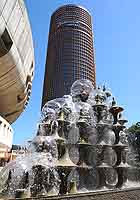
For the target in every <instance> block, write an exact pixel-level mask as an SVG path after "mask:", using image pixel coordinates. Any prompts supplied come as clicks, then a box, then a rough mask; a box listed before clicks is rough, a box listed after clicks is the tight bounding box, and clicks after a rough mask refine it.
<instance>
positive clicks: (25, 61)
mask: <svg viewBox="0 0 140 200" xmlns="http://www.w3.org/2000/svg"><path fill="white" fill-rule="evenodd" d="M33 76H34V49H33V40H32V33H31V27H30V23H29V19H28V15H27V10H26V7H25V4H24V0H0V116H1V117H0V152H1V155H2V152H3V150H4V149H5V152H7V151H9V149H10V148H11V146H12V135H13V130H12V128H11V126H10V124H11V123H13V122H14V121H15V120H16V119H17V118H18V117H19V115H20V114H21V113H22V112H23V111H24V109H25V107H26V105H27V104H28V102H29V99H30V94H31V88H32V80H33Z"/></svg>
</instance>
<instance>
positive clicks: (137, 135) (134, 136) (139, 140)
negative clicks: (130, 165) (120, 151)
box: [127, 122, 140, 163]
mask: <svg viewBox="0 0 140 200" xmlns="http://www.w3.org/2000/svg"><path fill="white" fill-rule="evenodd" d="M127 131H128V141H129V144H130V147H131V148H132V149H133V153H134V154H135V161H136V162H138V163H140V122H137V123H136V124H133V125H132V126H131V127H129V128H128V130H127Z"/></svg>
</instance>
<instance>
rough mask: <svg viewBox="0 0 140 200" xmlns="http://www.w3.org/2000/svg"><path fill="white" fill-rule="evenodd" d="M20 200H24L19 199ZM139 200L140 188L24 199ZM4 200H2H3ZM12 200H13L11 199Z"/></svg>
mask: <svg viewBox="0 0 140 200" xmlns="http://www.w3.org/2000/svg"><path fill="white" fill-rule="evenodd" d="M18 199H19V200H23V199H20V198H18ZM34 199H39V200H61V199H63V200H68V199H69V200H108V199H109V200H118V199H123V200H139V199H140V187H138V188H131V189H121V190H119V189H116V190H109V191H96V192H86V193H85V192H84V193H78V194H69V195H63V196H51V197H38V198H24V200H34ZM1 200H2V199H1ZM11 200H12V199H11Z"/></svg>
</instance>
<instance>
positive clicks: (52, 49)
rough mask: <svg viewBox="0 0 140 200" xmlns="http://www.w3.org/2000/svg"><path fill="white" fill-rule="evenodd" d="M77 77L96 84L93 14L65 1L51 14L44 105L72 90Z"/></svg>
mask: <svg viewBox="0 0 140 200" xmlns="http://www.w3.org/2000/svg"><path fill="white" fill-rule="evenodd" d="M77 79H89V80H90V81H92V83H93V85H94V86H95V85H96V80H95V58H94V48H93V34H92V22H91V16H90V14H89V13H88V11H87V10H86V9H84V8H82V7H80V6H77V5H64V6H62V7H60V8H59V9H57V10H56V11H55V12H54V13H53V15H52V17H51V23H50V32H49V40H48V50H47V58H46V69H45V77H44V88H43V97H42V107H43V105H44V104H45V103H46V102H47V101H49V100H51V99H54V98H56V97H61V96H63V95H64V94H69V93H70V87H71V85H72V83H73V82H74V81H75V80H77Z"/></svg>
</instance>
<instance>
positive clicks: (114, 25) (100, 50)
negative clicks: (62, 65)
mask: <svg viewBox="0 0 140 200" xmlns="http://www.w3.org/2000/svg"><path fill="white" fill-rule="evenodd" d="M25 3H26V7H27V10H28V14H29V19H30V23H31V28H32V33H33V41H34V49H35V77H34V81H33V87H32V95H31V99H30V102H29V104H28V106H27V108H26V110H25V111H24V112H23V113H22V114H21V116H20V117H19V119H18V120H17V121H16V122H15V123H14V124H13V128H14V132H15V134H14V143H16V144H24V143H25V141H26V140H28V139H31V138H32V137H33V135H35V133H36V127H37V122H38V120H39V117H40V106H41V98H42V89H43V80H44V70H45V62H46V52H47V42H48V31H49V24H50V17H51V14H52V13H53V12H54V10H55V9H56V8H58V7H59V6H61V5H63V4H67V3H74V4H79V5H81V6H84V7H85V8H87V9H88V10H89V11H90V13H91V15H92V21H93V30H94V40H95V44H94V46H95V55H96V78H97V84H102V83H104V82H106V83H107V84H108V86H109V87H110V88H111V90H112V92H113V95H114V96H115V97H116V99H117V102H118V104H120V105H122V106H123V107H124V108H125V112H124V114H125V116H126V117H127V119H128V120H129V124H128V125H131V124H132V123H135V122H137V121H140V0H133V1H131V0H67V1H66V0H39V1H37V0H26V1H25ZM54 78H55V77H54Z"/></svg>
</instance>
